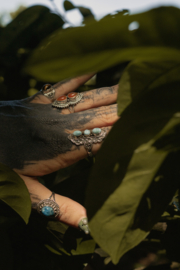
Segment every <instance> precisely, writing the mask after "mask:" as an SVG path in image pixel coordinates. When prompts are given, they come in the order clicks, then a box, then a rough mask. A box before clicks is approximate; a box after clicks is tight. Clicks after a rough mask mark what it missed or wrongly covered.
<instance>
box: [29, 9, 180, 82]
mask: <svg viewBox="0 0 180 270" xmlns="http://www.w3.org/2000/svg"><path fill="white" fill-rule="evenodd" d="M134 21H136V22H138V23H139V28H138V29H137V30H134V31H130V30H129V29H128V26H129V25H130V24H131V23H132V22H134ZM179 27H180V10H179V9H177V8H174V7H161V8H157V9H153V10H151V11H148V12H145V13H142V14H136V15H131V16H122V13H119V14H117V15H116V16H115V17H114V16H113V17H106V18H104V19H102V20H100V21H99V22H92V23H89V24H88V25H86V26H84V27H77V28H71V29H65V30H63V31H56V32H54V33H53V34H52V35H51V36H49V38H47V39H46V40H44V41H43V42H42V43H41V44H40V46H39V48H38V49H37V50H35V51H34V52H33V54H32V55H31V57H30V58H29V60H28V62H27V64H26V67H25V69H24V71H25V72H27V73H28V74H31V75H33V76H35V77H37V78H39V79H43V80H44V79H46V80H48V81H58V80H61V79H64V78H67V77H72V76H76V75H79V74H82V73H88V72H92V71H100V70H103V69H105V68H107V67H110V66H113V65H115V64H117V63H119V62H122V61H129V60H133V59H136V58H139V59H145V60H158V59H161V60H162V59H163V60H164V59H168V60H170V59H171V60H175V59H180V51H179V48H180V37H179ZM45 63H46V64H45Z"/></svg>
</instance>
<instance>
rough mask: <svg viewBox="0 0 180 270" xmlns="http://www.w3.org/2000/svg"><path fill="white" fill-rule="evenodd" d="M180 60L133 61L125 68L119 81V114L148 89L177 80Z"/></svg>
mask: <svg viewBox="0 0 180 270" xmlns="http://www.w3.org/2000/svg"><path fill="white" fill-rule="evenodd" d="M179 72H180V61H179V59H176V60H175V59H174V60H173V61H152V60H149V61H140V60H134V61H132V62H131V63H130V64H129V65H128V66H127V67H126V68H125V70H124V72H123V75H122V77H121V80H120V82H119V90H118V113H119V115H120V114H121V113H122V112H123V111H124V109H125V108H126V107H127V106H128V105H129V104H130V103H131V102H133V100H135V99H138V98H139V97H140V96H141V95H143V94H144V93H146V92H147V91H151V90H152V89H153V88H154V87H157V86H159V85H161V84H165V83H167V82H173V81H176V80H177V78H178V77H179Z"/></svg>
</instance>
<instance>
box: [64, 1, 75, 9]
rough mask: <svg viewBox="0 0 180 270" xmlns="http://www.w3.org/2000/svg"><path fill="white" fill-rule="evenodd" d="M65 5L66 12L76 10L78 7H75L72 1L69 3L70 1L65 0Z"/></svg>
mask: <svg viewBox="0 0 180 270" xmlns="http://www.w3.org/2000/svg"><path fill="white" fill-rule="evenodd" d="M63 5H64V9H65V10H66V11H68V10H71V9H74V8H76V7H75V6H74V5H73V4H72V3H71V2H70V1H68V0H65V1H64V3H63Z"/></svg>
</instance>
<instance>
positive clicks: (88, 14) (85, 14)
mask: <svg viewBox="0 0 180 270" xmlns="http://www.w3.org/2000/svg"><path fill="white" fill-rule="evenodd" d="M77 8H78V9H79V11H80V12H81V14H82V15H83V17H84V18H90V17H91V18H94V15H93V13H92V11H91V10H90V9H89V8H85V7H81V6H77Z"/></svg>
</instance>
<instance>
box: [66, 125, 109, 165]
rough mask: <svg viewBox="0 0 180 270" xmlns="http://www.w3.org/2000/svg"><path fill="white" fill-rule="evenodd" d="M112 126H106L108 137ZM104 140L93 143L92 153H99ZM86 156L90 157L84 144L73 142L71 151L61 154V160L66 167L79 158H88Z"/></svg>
mask: <svg viewBox="0 0 180 270" xmlns="http://www.w3.org/2000/svg"><path fill="white" fill-rule="evenodd" d="M102 128H103V127H102ZM111 128H112V126H109V127H105V130H106V137H107V135H108V133H109V132H110V130H111ZM106 137H105V138H104V140H105V139H106ZM104 140H103V141H102V142H100V143H93V144H92V150H91V152H92V155H96V154H97V152H98V151H99V149H100V148H101V146H102V144H103V142H104ZM86 157H88V153H87V150H86V149H85V147H84V145H80V146H77V145H75V144H73V143H72V149H71V151H70V152H69V153H68V152H67V153H65V154H63V155H61V160H63V166H64V167H66V166H69V165H70V164H74V163H75V162H77V161H78V160H81V159H83V158H86Z"/></svg>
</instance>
